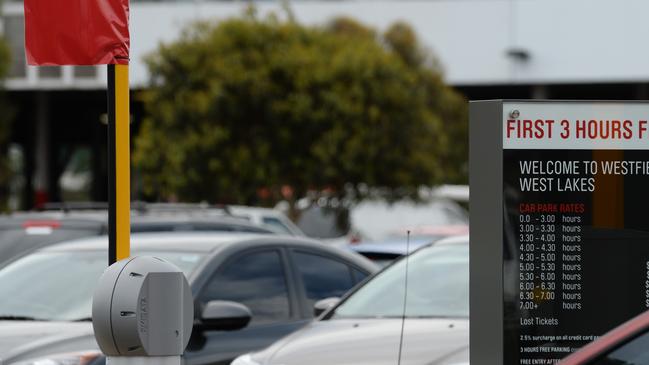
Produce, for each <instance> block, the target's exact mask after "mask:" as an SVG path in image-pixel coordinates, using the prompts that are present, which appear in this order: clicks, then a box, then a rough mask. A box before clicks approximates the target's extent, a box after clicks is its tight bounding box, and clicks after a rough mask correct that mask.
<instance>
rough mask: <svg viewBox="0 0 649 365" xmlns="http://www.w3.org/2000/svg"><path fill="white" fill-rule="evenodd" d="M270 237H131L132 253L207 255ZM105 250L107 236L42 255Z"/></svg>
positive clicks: (52, 247) (211, 234) (228, 234)
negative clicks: (204, 253)
mask: <svg viewBox="0 0 649 365" xmlns="http://www.w3.org/2000/svg"><path fill="white" fill-rule="evenodd" d="M268 237H272V236H271V235H264V234H255V233H231V232H164V233H136V234H131V242H130V243H131V248H132V249H134V250H145V251H146V250H161V249H162V250H183V251H193V252H210V251H213V250H215V249H217V248H219V247H223V246H225V245H230V244H235V243H239V242H244V241H248V240H254V239H258V238H268ZM107 247H108V237H107V236H96V237H89V238H83V239H78V240H73V241H66V242H61V243H57V244H53V245H50V246H47V247H46V248H44V249H43V251H57V252H65V251H82V250H86V251H101V250H105V249H106V248H107Z"/></svg>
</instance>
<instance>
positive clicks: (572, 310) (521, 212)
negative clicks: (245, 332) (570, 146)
mask: <svg viewBox="0 0 649 365" xmlns="http://www.w3.org/2000/svg"><path fill="white" fill-rule="evenodd" d="M503 166H504V176H503V183H504V184H503V197H504V210H505V213H504V215H505V216H504V232H503V238H504V239H503V242H504V247H503V249H504V251H503V254H504V267H503V274H504V278H503V279H504V280H503V282H504V285H505V288H504V289H505V293H504V300H505V305H504V322H505V336H504V341H505V342H504V346H505V349H504V359H505V364H507V365H520V364H552V363H555V362H556V361H557V360H559V359H561V358H563V357H565V356H566V355H568V354H570V353H571V352H573V351H574V350H575V349H577V348H579V347H581V346H583V345H585V344H586V343H588V342H590V341H592V340H594V339H596V338H597V337H598V336H600V335H602V334H604V333H605V332H607V331H608V330H610V329H612V328H614V327H615V326H617V325H619V324H621V323H622V322H624V321H626V320H628V319H630V318H632V317H634V316H635V315H637V314H639V313H641V312H643V311H645V310H646V309H647V308H649V214H647V208H648V207H649V152H646V151H637V150H633V151H615V150H613V151H611V150H606V151H598V150H531V149H528V150H515V149H507V150H504V151H503Z"/></svg>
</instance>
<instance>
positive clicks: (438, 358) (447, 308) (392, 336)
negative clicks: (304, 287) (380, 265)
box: [232, 237, 469, 365]
mask: <svg viewBox="0 0 649 365" xmlns="http://www.w3.org/2000/svg"><path fill="white" fill-rule="evenodd" d="M406 269H407V271H406ZM406 272H407V273H408V275H407V278H408V285H407V288H408V291H407V294H406V291H405V287H406V285H405V282H406ZM404 298H405V299H406V300H405V303H404ZM334 301H335V300H334V299H331V298H330V299H326V300H323V301H320V302H318V303H317V304H316V306H315V308H316V309H317V310H322V309H323V308H325V307H326V306H327V305H328V304H329V305H331V303H332V302H334ZM404 308H405V316H404ZM468 317H469V240H468V237H461V238H449V239H446V240H442V241H439V242H438V243H435V244H431V245H427V246H424V247H422V248H420V249H419V250H417V251H415V252H414V253H412V254H411V255H410V256H406V257H404V258H401V259H400V260H399V261H397V262H395V263H394V264H393V265H391V266H389V267H387V268H385V269H384V270H383V271H381V272H380V273H378V274H376V275H375V276H374V277H372V278H371V279H370V280H368V281H366V282H365V283H364V284H363V285H361V286H359V287H357V288H356V289H355V290H354V291H352V292H350V293H349V294H348V295H347V296H346V297H344V298H343V299H342V300H341V301H339V303H338V304H334V305H332V306H330V308H329V309H327V310H325V312H324V313H323V314H322V315H321V316H320V317H319V318H318V320H316V321H314V322H312V323H311V324H309V325H307V326H305V327H304V328H302V329H301V330H299V331H297V332H294V333H293V334H291V335H289V336H287V337H285V338H283V339H281V340H280V341H278V342H276V343H274V344H273V345H272V346H270V347H268V348H266V349H264V350H262V351H259V352H254V353H251V354H246V355H242V356H240V357H238V358H237V359H236V360H235V361H233V362H232V365H280V364H281V365H302V364H309V365H332V364H335V365H358V364H372V365H394V364H397V363H398V356H399V354H400V352H401V351H400V348H401V349H402V350H403V351H402V353H401V355H402V359H403V362H402V363H403V364H408V365H430V364H435V365H451V364H454V365H457V364H468V361H469V319H468ZM402 329H403V336H402ZM401 339H403V343H401Z"/></svg>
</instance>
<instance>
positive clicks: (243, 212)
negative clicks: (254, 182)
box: [227, 205, 306, 237]
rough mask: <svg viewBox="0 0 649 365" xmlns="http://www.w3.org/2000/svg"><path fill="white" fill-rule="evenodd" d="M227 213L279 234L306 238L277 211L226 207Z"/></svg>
mask: <svg viewBox="0 0 649 365" xmlns="http://www.w3.org/2000/svg"><path fill="white" fill-rule="evenodd" d="M227 211H228V212H229V213H231V214H232V215H234V216H237V217H242V218H246V219H249V220H250V222H252V223H254V224H256V225H259V226H262V227H266V228H268V229H271V230H274V231H276V232H277V233H280V234H286V235H290V236H298V237H306V235H305V234H304V232H302V230H301V229H300V228H298V226H296V225H295V224H294V223H293V222H292V221H291V220H290V219H288V217H287V216H286V215H284V213H282V212H281V211H279V210H277V209H271V208H262V207H249V206H244V205H228V206H227Z"/></svg>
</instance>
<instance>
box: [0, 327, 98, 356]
mask: <svg viewBox="0 0 649 365" xmlns="http://www.w3.org/2000/svg"><path fill="white" fill-rule="evenodd" d="M98 348H99V346H98V345H97V342H96V341H95V337H94V335H93V331H92V323H90V322H40V321H0V360H2V361H4V362H2V361H0V363H5V364H9V363H11V362H13V361H19V360H25V359H31V358H38V357H42V356H47V355H51V354H58V353H65V352H75V351H85V350H96V349H98Z"/></svg>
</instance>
